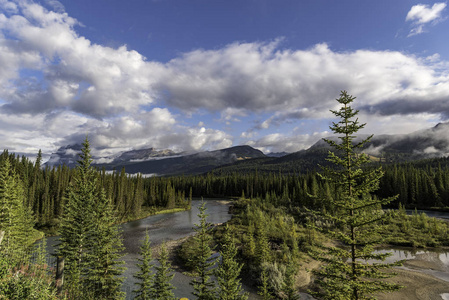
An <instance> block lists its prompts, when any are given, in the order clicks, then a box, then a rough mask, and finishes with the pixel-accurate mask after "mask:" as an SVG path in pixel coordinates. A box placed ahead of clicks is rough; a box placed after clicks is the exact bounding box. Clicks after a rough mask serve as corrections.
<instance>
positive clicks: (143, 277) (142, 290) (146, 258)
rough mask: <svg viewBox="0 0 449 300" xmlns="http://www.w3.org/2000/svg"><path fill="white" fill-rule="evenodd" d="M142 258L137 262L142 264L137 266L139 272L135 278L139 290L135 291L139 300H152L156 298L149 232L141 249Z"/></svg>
mask: <svg viewBox="0 0 449 300" xmlns="http://www.w3.org/2000/svg"><path fill="white" fill-rule="evenodd" d="M140 256H141V258H138V259H137V260H138V261H139V262H140V263H138V264H137V266H138V267H139V269H140V270H139V271H138V272H137V273H136V274H135V275H134V278H136V279H137V280H138V282H137V283H136V285H137V286H139V288H138V289H137V290H135V291H134V293H135V294H136V297H135V299H137V300H150V299H152V298H154V287H153V281H154V274H153V271H152V268H153V264H152V260H153V252H152V250H151V241H150V237H149V236H148V231H147V232H146V233H145V239H144V241H143V244H142V246H141V247H140Z"/></svg>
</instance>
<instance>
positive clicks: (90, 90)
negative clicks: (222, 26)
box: [0, 0, 449, 152]
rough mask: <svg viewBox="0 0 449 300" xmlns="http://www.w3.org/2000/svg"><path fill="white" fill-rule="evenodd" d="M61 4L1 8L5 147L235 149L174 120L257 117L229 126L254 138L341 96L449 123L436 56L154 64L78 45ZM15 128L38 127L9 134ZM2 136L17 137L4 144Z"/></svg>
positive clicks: (384, 113)
mask: <svg viewBox="0 0 449 300" xmlns="http://www.w3.org/2000/svg"><path fill="white" fill-rule="evenodd" d="M59 4H60V3H59V2H57V1H54V0H48V1H47V5H48V6H49V7H53V11H51V10H48V9H46V8H44V7H43V6H41V5H39V4H37V3H34V2H32V1H26V0H24V1H17V2H12V1H6V0H0V8H1V9H2V12H3V13H0V50H1V51H0V115H1V116H4V118H3V119H2V120H1V123H2V130H1V131H0V136H2V137H4V139H3V140H2V141H3V142H4V145H5V147H8V148H14V149H19V148H24V149H25V148H26V149H31V148H32V150H33V151H34V150H35V149H34V147H36V146H34V147H33V146H31V145H33V143H36V145H40V146H39V147H42V148H43V147H45V148H47V149H50V148H51V146H57V145H64V143H71V142H79V141H80V140H82V139H83V138H84V136H85V134H86V133H89V135H90V136H91V138H92V139H93V143H94V145H96V146H97V147H98V149H101V150H102V151H105V152H107V151H113V150H116V151H118V150H127V149H130V148H135V149H138V148H142V147H156V148H177V149H178V150H188V151H198V150H206V149H207V150H212V149H217V148H224V147H228V146H231V145H233V142H234V141H233V137H232V136H231V135H230V134H229V133H227V132H225V131H222V130H218V129H217V128H218V126H216V127H215V128H206V127H204V124H201V125H199V126H193V127H189V126H185V125H181V124H185V123H184V122H183V120H182V118H184V117H185V116H187V117H191V118H194V117H197V116H198V115H200V116H203V114H204V113H205V112H206V113H207V112H213V113H217V114H219V115H220V118H219V120H213V121H208V122H207V123H208V125H209V124H211V123H213V122H216V121H218V122H221V123H225V124H227V125H232V124H233V123H235V122H239V124H242V127H243V126H250V125H246V124H245V120H247V119H251V118H252V117H253V116H254V114H260V115H259V116H258V117H256V118H254V119H257V118H259V119H261V120H260V122H258V123H257V124H255V125H254V124H252V125H251V126H252V128H249V129H248V128H239V132H244V134H242V138H244V139H253V138H254V137H258V136H259V135H257V134H254V132H256V131H260V132H263V131H266V130H268V129H272V127H275V126H278V125H281V124H284V123H286V122H292V123H293V122H295V121H297V120H305V119H315V120H316V119H322V118H329V117H331V116H330V114H329V109H334V108H335V105H336V102H335V101H334V99H335V98H337V97H338V94H339V92H340V91H341V90H348V91H349V93H350V94H353V95H355V96H357V98H358V100H357V102H356V105H357V108H359V109H360V110H361V113H362V114H367V115H368V114H370V115H375V116H377V117H379V118H380V119H384V120H387V119H389V118H390V117H391V118H393V119H394V118H402V117H403V118H407V117H410V116H416V115H422V114H428V115H432V116H433V117H434V119H447V118H448V117H449V106H448V105H447V103H449V101H448V99H449V71H448V70H449V64H448V62H446V61H442V60H441V59H440V58H439V57H438V55H432V56H429V57H427V58H426V57H425V58H420V57H416V56H414V55H410V54H407V53H402V52H397V51H374V50H363V49H362V50H355V51H348V52H336V51H333V50H332V49H331V48H330V47H329V46H328V45H327V44H324V43H321V44H316V45H314V46H312V47H310V48H308V49H300V50H297V49H295V50H294V49H284V48H282V40H275V41H271V42H266V43H264V42H253V43H251V42H248V43H232V44H229V45H227V46H224V47H223V48H220V49H214V50H207V49H206V50H205V49H197V50H194V51H191V52H188V53H184V54H182V55H180V56H179V57H176V58H174V59H172V60H171V61H169V62H167V63H160V62H155V61H151V60H148V59H147V58H145V57H144V56H143V55H142V54H140V53H138V52H137V51H134V50H132V49H128V47H127V46H126V45H122V46H120V47H118V48H112V47H106V46H102V45H98V44H94V43H92V42H91V41H90V40H88V39H87V38H85V37H83V36H80V35H79V34H78V33H77V31H76V29H77V26H80V25H81V24H80V23H79V21H78V20H76V19H74V18H72V17H70V16H69V15H68V14H67V13H66V12H65V10H64V7H63V6H62V5H59ZM443 5H444V7H443ZM445 5H446V4H445V3H437V4H435V5H433V6H432V7H430V6H425V5H418V6H416V7H415V8H412V10H411V11H410V12H409V14H408V16H407V21H410V22H413V24H417V25H425V24H429V23H435V22H438V21H440V20H441V19H442V18H443V10H444V9H445ZM262 115H263V119H262V117H261V116H262ZM254 119H252V120H251V121H253V120H254ZM20 120H22V121H23V124H29V122H32V123H33V126H35V127H34V128H36V129H30V128H31V127H32V126H31V125H29V126H28V127H21V126H18V124H19V123H21V122H22V121H20ZM31 120H32V121H31ZM180 120H181V121H180ZM391 122H393V121H391ZM420 125H422V124H421V123H420ZM15 126H17V127H15ZM412 127H413V126H412ZM4 128H18V129H17V130H18V131H19V132H18V133H16V134H15V135H14V134H11V133H9V134H10V136H9V137H6V136H7V132H6V130H5V129H4ZM62 128H63V129H62ZM409 130H413V129H410V128H409ZM31 133H32V134H31ZM270 133H272V131H270ZM33 136H34V137H36V136H40V137H41V142H38V141H37V140H36V138H33ZM27 138H28V140H27ZM318 138H319V137H316V136H313V135H310V136H308V135H298V134H296V135H292V136H286V135H283V134H272V135H268V136H266V137H261V138H260V139H258V140H250V141H248V142H249V143H252V144H253V145H255V146H257V147H260V148H267V149H268V148H270V149H271V148H272V149H275V150H273V151H284V150H288V151H292V150H293V149H300V147H307V146H310V144H312V143H313V142H314V141H316V140H317V139H318ZM294 141H296V142H294ZM298 141H299V142H298ZM11 145H12V146H11ZM281 148H282V149H281ZM110 149H113V150H110Z"/></svg>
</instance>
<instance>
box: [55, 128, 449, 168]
mask: <svg viewBox="0 0 449 300" xmlns="http://www.w3.org/2000/svg"><path fill="white" fill-rule="evenodd" d="M366 137H367V136H366V135H359V136H358V137H357V138H356V141H357V140H361V139H364V138H366ZM330 139H334V140H335V139H336V138H335V137H330ZM80 150H81V145H79V144H76V145H70V146H66V147H61V148H59V149H58V151H57V152H56V153H53V154H52V155H51V157H50V160H49V161H48V162H47V165H51V166H52V165H58V164H66V165H68V166H70V167H73V166H75V164H76V160H77V155H78V153H79V152H80ZM329 150H330V147H329V145H328V144H327V143H326V142H324V141H323V140H319V141H317V142H316V143H315V144H314V145H312V146H311V147H310V148H309V149H306V150H301V151H298V152H295V153H291V154H287V153H274V154H268V155H265V154H264V153H262V152H261V151H259V150H257V149H254V148H252V147H250V146H235V147H231V148H226V149H221V150H216V151H204V152H199V153H195V154H186V153H182V152H181V153H176V152H173V151H171V150H156V149H153V148H149V149H140V150H132V151H127V152H123V153H122V154H120V155H119V156H117V157H115V158H106V159H107V160H108V161H110V162H109V163H96V164H94V166H96V167H98V168H105V169H106V170H117V171H120V170H121V169H122V168H125V170H126V172H127V173H130V174H133V173H142V174H151V175H159V176H166V175H181V174H185V175H187V174H202V173H206V172H209V171H212V170H213V171H214V172H253V171H255V170H258V171H260V172H279V171H282V172H287V173H298V172H301V173H304V172H307V171H310V170H314V169H316V167H317V165H318V164H326V160H325V158H326V157H327V154H328V151H329ZM362 151H363V152H365V153H367V154H369V155H370V157H371V158H372V159H373V160H375V161H379V160H383V161H384V162H402V161H411V160H418V159H423V158H432V157H443V156H448V155H449V122H448V123H439V124H438V125H436V126H434V127H432V128H429V129H425V130H421V131H417V132H413V133H410V134H402V135H375V136H374V137H373V138H372V139H371V141H370V143H367V144H366V145H365V146H364V148H363V149H362ZM101 160H105V158H102V159H100V160H98V158H97V161H101Z"/></svg>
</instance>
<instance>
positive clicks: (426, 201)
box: [0, 151, 449, 228]
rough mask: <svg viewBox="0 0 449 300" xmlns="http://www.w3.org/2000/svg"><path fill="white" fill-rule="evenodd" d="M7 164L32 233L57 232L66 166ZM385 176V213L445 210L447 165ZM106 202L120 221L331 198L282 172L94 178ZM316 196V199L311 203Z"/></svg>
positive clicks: (417, 165) (396, 168)
mask: <svg viewBox="0 0 449 300" xmlns="http://www.w3.org/2000/svg"><path fill="white" fill-rule="evenodd" d="M6 158H8V159H9V161H10V163H11V167H12V168H13V169H14V170H15V172H16V173H17V174H18V176H19V177H20V179H21V181H22V183H23V187H24V193H25V197H24V199H25V200H24V201H25V203H24V204H25V206H26V207H28V208H29V209H30V210H31V211H32V212H33V215H34V219H35V221H36V228H57V227H58V225H59V220H60V218H61V216H62V213H63V207H64V204H65V202H66V191H67V187H68V186H69V184H70V181H71V180H72V177H73V170H71V169H70V168H68V167H67V166H57V167H53V168H50V167H48V166H46V167H42V166H41V162H42V159H41V154H40V153H38V155H37V159H36V161H35V162H34V163H33V162H32V161H31V160H29V159H28V158H26V157H24V156H22V157H19V156H16V155H15V154H10V153H8V151H4V152H3V153H2V154H0V163H1V162H2V161H3V160H5V159H6ZM383 171H384V172H385V175H384V176H383V178H382V179H381V182H380V189H379V190H378V191H376V192H375V193H374V195H375V196H378V197H381V198H383V197H390V196H393V195H399V197H398V199H397V200H396V201H394V202H393V203H391V205H390V207H394V208H397V207H398V205H399V203H401V204H402V205H403V206H406V207H408V208H415V207H417V208H445V207H449V159H448V158H439V159H428V160H425V161H417V162H413V163H410V162H409V163H403V164H384V165H383ZM97 176H98V180H99V182H100V183H101V185H102V186H103V188H104V190H105V192H106V196H107V197H108V198H110V199H112V200H113V203H114V206H115V209H116V213H117V215H118V219H119V221H126V220H132V219H136V218H139V217H141V216H144V215H147V214H149V213H151V212H152V211H155V210H156V209H157V208H175V207H182V206H185V205H187V204H186V202H185V199H186V198H191V197H192V196H194V197H240V196H241V195H242V194H244V195H245V196H247V197H251V198H254V197H262V198H268V199H273V201H281V203H288V204H291V205H292V206H300V207H308V208H312V209H321V208H329V207H326V205H327V204H325V203H322V202H320V201H319V200H318V199H320V198H323V196H324V195H329V194H334V193H335V190H334V188H333V187H332V186H330V185H329V183H327V182H324V181H322V180H321V179H320V178H319V177H318V176H317V175H316V173H312V172H310V173H306V174H302V175H288V174H283V173H281V172H272V173H261V172H258V171H257V170H256V171H255V172H253V173H237V172H235V173H224V172H223V173H220V172H214V173H209V174H207V175H199V176H177V177H151V178H144V177H142V175H137V176H130V175H128V174H126V173H125V169H122V170H121V172H113V173H112V172H106V171H105V170H100V171H99V172H98V173H97ZM314 196H315V197H314Z"/></svg>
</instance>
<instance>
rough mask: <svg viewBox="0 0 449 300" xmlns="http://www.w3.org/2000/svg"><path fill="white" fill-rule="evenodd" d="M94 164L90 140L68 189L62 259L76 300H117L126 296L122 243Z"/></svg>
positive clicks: (69, 289) (62, 231)
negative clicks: (122, 281) (124, 290)
mask: <svg viewBox="0 0 449 300" xmlns="http://www.w3.org/2000/svg"><path fill="white" fill-rule="evenodd" d="M91 162H92V158H91V154H90V145H89V141H88V139H87V137H86V139H85V141H84V143H83V148H82V150H81V154H80V159H79V160H78V166H77V168H76V170H75V172H76V173H75V175H74V180H73V182H72V183H71V185H70V186H69V189H68V197H67V198H68V199H67V203H66V206H65V209H64V215H63V218H62V221H61V228H60V233H61V237H60V244H59V248H58V255H60V256H62V257H64V259H65V269H64V274H65V281H66V290H67V291H68V292H69V294H70V295H71V296H72V297H74V298H86V297H88V296H89V297H95V298H100V299H111V297H112V299H116V298H120V297H121V296H122V294H121V292H120V284H121V279H120V278H118V275H120V274H121V273H122V270H123V269H122V268H121V267H119V265H120V264H121V263H122V262H119V261H117V259H118V258H119V257H120V255H119V253H120V251H121V250H122V249H123V246H122V240H121V237H120V233H119V231H118V227H117V226H116V225H113V224H114V223H115V221H116V220H115V218H114V213H113V210H112V206H111V204H110V203H109V200H108V199H107V198H106V196H105V193H104V191H103V189H102V188H101V187H99V185H98V183H97V178H98V176H97V174H96V171H95V170H94V169H93V168H92V167H91ZM86 293H89V295H86Z"/></svg>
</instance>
